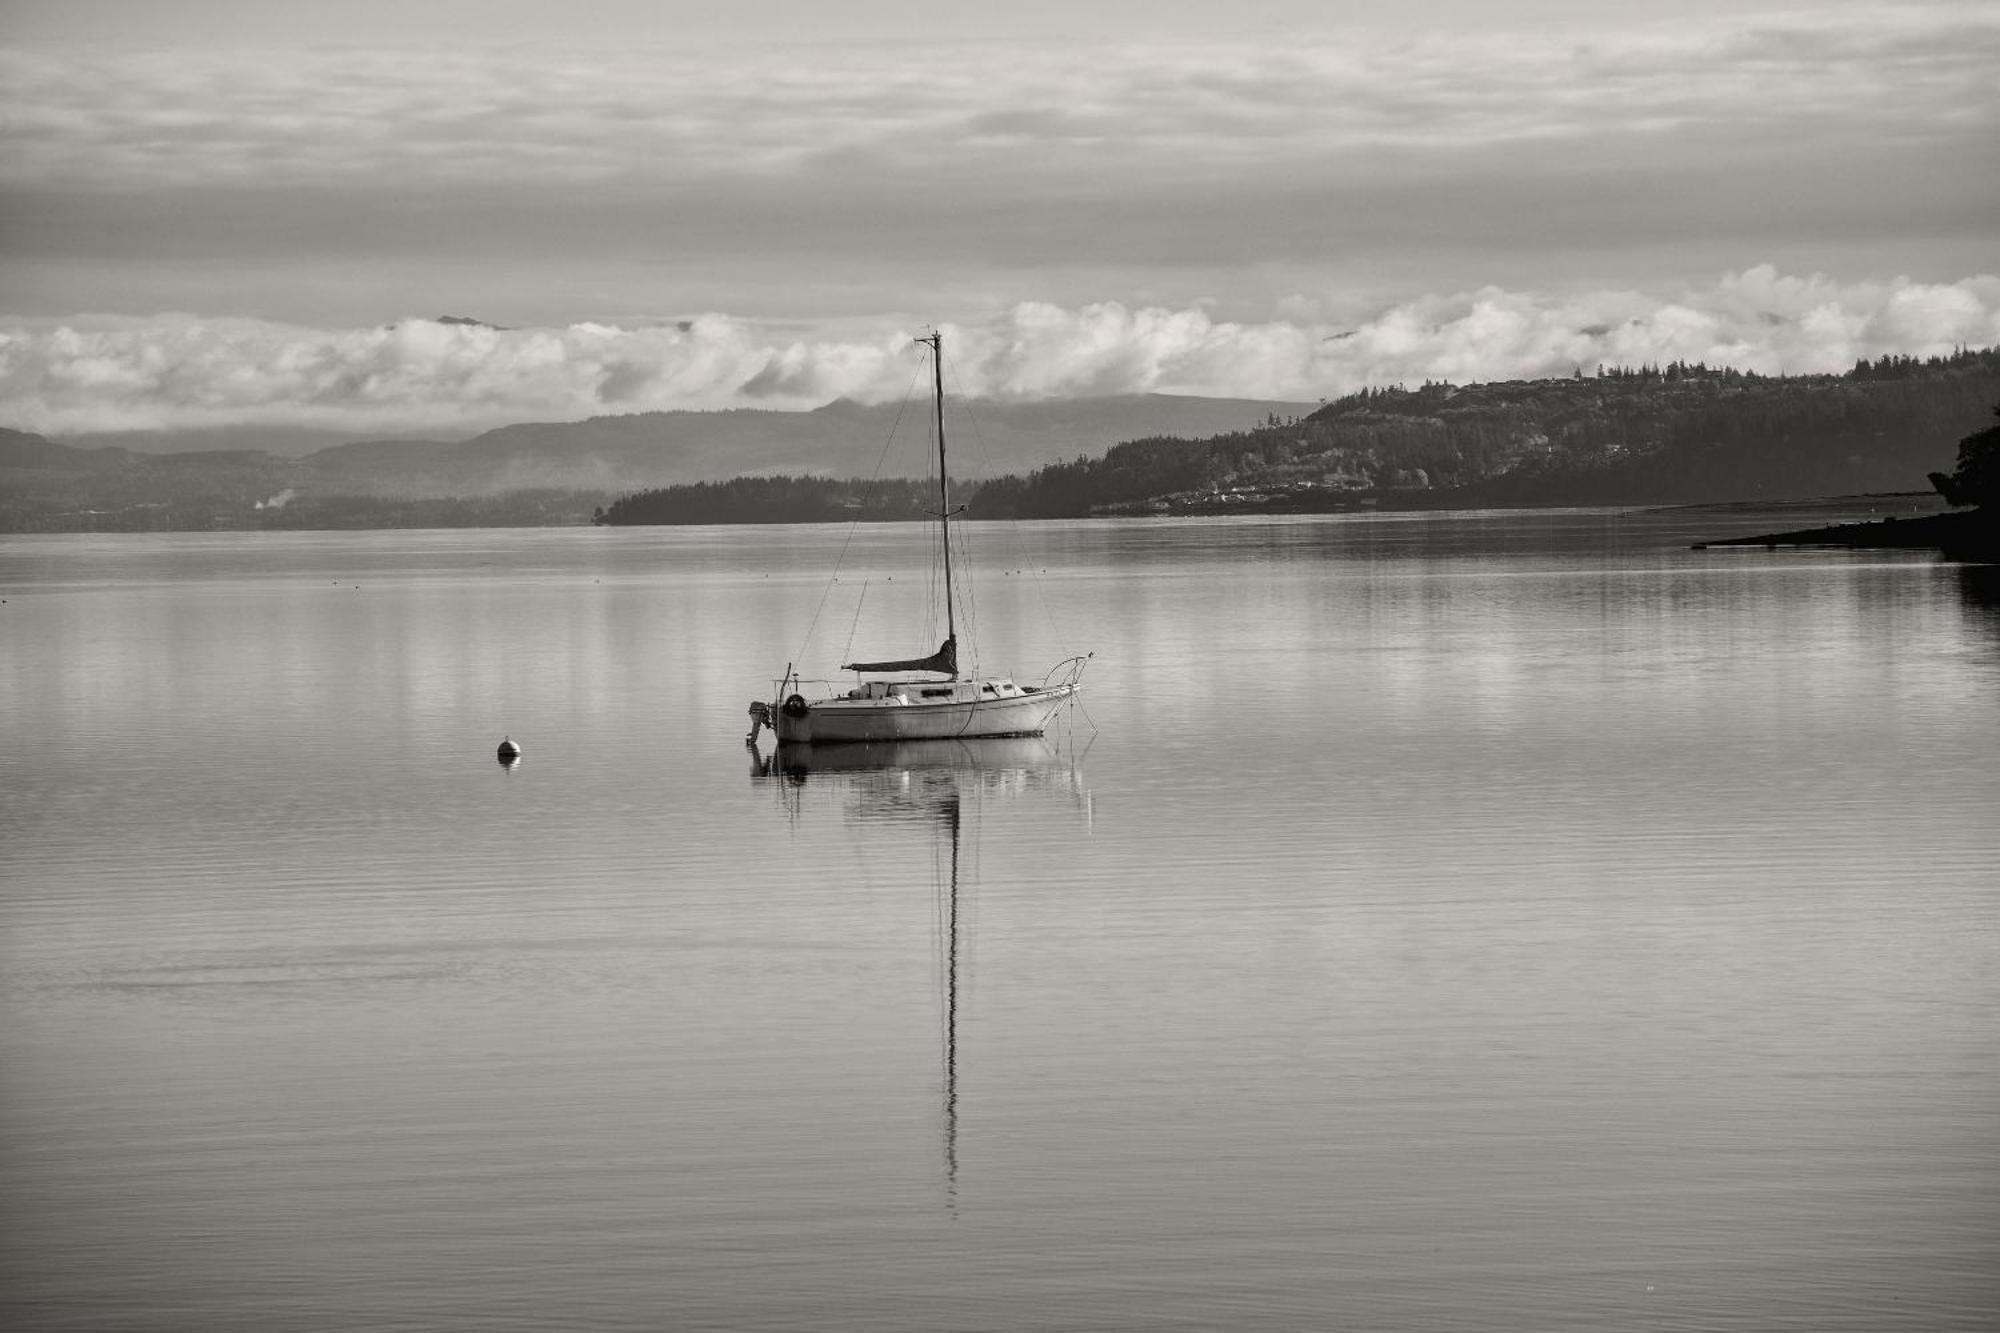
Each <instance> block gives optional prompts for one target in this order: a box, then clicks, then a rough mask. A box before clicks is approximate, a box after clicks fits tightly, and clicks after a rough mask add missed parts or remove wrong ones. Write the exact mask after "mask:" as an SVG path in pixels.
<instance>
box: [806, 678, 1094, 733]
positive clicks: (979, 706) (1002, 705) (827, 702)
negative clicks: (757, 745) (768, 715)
mask: <svg viewBox="0 0 2000 1333" xmlns="http://www.w3.org/2000/svg"><path fill="white" fill-rule="evenodd" d="M1078 688H1079V686H1078V685H1077V684H1076V683H1074V682H1067V683H1064V684H1060V685H1051V686H1049V687H1047V688H1045V689H1034V690H1023V691H1021V692H1020V693H1018V694H1012V695H1008V696H1006V697H1002V698H978V699H951V700H943V701H939V702H935V703H926V702H922V701H919V700H904V699H902V698H899V697H896V696H890V697H888V698H871V699H853V698H843V697H838V696H836V697H834V698H830V699H820V700H816V701H812V702H806V701H804V700H800V701H799V702H798V703H793V704H790V705H789V706H787V705H784V704H781V705H780V706H778V707H777V708H775V709H772V710H771V712H772V713H773V714H774V715H775V716H774V717H773V718H772V728H773V730H775V731H776V732H777V734H778V742H779V744H781V745H823V744H827V743H829V742H833V743H840V742H849V741H912V740H970V739H973V738H975V737H987V736H1039V735H1041V734H1042V733H1043V732H1044V731H1046V730H1048V726H1049V721H1050V719H1051V718H1053V717H1054V716H1055V714H1056V710H1057V709H1059V708H1061V707H1062V706H1063V705H1064V704H1065V703H1067V702H1069V700H1070V699H1072V698H1074V697H1075V695H1076V692H1077V690H1078Z"/></svg>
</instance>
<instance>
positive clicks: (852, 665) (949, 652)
mask: <svg viewBox="0 0 2000 1333" xmlns="http://www.w3.org/2000/svg"><path fill="white" fill-rule="evenodd" d="M841 670H842V671H936V672H938V673H940V674H942V675H946V676H956V675H957V674H958V638H957V636H955V635H954V636H953V637H951V638H949V639H946V640H945V641H944V643H943V644H942V645H940V646H939V648H938V650H937V651H936V652H934V653H932V654H931V655H930V656H929V657H913V658H911V659H910V660H909V661H907V662H849V663H848V664H847V665H845V666H843V667H842V668H841Z"/></svg>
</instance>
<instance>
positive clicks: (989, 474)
mask: <svg viewBox="0 0 2000 1333" xmlns="http://www.w3.org/2000/svg"><path fill="white" fill-rule="evenodd" d="M946 369H947V370H949V371H951V382H952V387H953V388H954V389H955V390H956V391H957V394H956V397H955V398H954V399H953V401H954V402H956V403H957V404H958V405H959V410H960V411H961V412H962V413H963V414H964V416H965V419H966V421H967V422H968V423H970V425H971V426H972V443H973V447H974V449H975V451H976V452H977V454H978V458H979V463H980V466H981V468H982V469H983V472H984V476H983V477H982V481H983V482H985V483H991V482H994V481H997V480H999V476H998V473H999V466H998V465H997V464H996V463H995V462H994V460H993V454H992V451H991V450H990V449H989V448H988V447H987V444H986V434H985V432H984V431H982V430H981V429H980V426H979V417H978V416H977V414H975V413H974V412H973V410H972V396H971V395H970V394H969V393H967V392H966V390H965V386H964V384H963V383H962V382H960V380H959V378H958V374H957V371H956V370H955V369H954V368H953V367H952V366H949V365H948V366H947V367H946ZM973 498H974V499H975V500H976V499H978V495H977V494H976V493H975V495H974V496H973ZM1007 531H1008V535H1009V536H1010V537H1011V538H1012V539H1013V551H1012V552H1011V554H1013V555H1016V556H1019V557H1020V572H1021V573H1023V574H1025V575H1026V576H1027V577H1028V580H1029V582H1030V583H1031V584H1032V585H1033V586H1034V589H1035V601H1036V604H1037V605H1039V606H1040V607H1041V609H1042V619H1044V620H1046V621H1047V622H1048V626H1049V633H1050V635H1051V636H1052V637H1053V638H1054V639H1055V641H1056V643H1057V644H1058V645H1064V646H1066V645H1068V644H1069V643H1070V640H1068V639H1067V638H1066V637H1065V636H1064V634H1063V629H1062V626H1060V625H1058V624H1057V623H1056V617H1055V612H1054V611H1052V610H1051V609H1050V608H1049V599H1048V592H1047V590H1046V589H1045V588H1044V587H1043V581H1042V578H1041V571H1040V568H1039V567H1038V566H1037V565H1036V564H1035V563H1034V561H1033V560H1032V559H1031V558H1030V557H1029V554H1028V548H1027V543H1025V542H1023V541H1022V540H1021V520H1020V519H1019V518H1014V519H1011V520H1009V521H1008V523H1007ZM961 549H963V548H962V547H961ZM972 617H973V612H972V610H971V609H970V608H968V610H967V618H968V619H971V618H972Z"/></svg>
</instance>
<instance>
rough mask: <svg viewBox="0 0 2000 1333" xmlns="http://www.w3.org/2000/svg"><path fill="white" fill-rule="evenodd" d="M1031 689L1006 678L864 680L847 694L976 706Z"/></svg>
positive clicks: (1031, 691)
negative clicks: (982, 700)
mask: <svg viewBox="0 0 2000 1333" xmlns="http://www.w3.org/2000/svg"><path fill="white" fill-rule="evenodd" d="M1035 692H1036V691H1035V688H1034V687H1033V686H1026V687H1024V686H1020V685H1016V684H1015V683H1014V682H1013V681H1011V680H1008V679H1006V678H1005V677H994V678H993V679H990V680H937V681H932V680H864V681H862V682H861V683H860V684H859V685H857V686H855V687H854V688H853V689H851V690H849V691H848V692H847V697H848V698H850V699H883V700H894V701H895V702H897V703H903V704H946V703H976V702H978V701H979V700H981V699H1017V698H1019V697H1021V696H1022V695H1024V694H1034V693H1035Z"/></svg>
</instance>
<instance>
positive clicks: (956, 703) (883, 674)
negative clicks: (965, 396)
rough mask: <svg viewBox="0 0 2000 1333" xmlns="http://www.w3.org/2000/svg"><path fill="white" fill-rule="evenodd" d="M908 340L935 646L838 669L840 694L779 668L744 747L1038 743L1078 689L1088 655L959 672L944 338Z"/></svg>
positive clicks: (756, 706) (755, 706)
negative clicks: (915, 374)
mask: <svg viewBox="0 0 2000 1333" xmlns="http://www.w3.org/2000/svg"><path fill="white" fill-rule="evenodd" d="M917 341H918V342H920V343H923V344H925V345H926V346H928V347H929V348H930V350H931V386H932V404H933V408H934V412H935V416H936V430H937V465H938V511H937V521H938V524H939V536H940V538H941V541H940V543H939V545H940V547H941V548H942V550H943V552H944V613H945V639H944V642H943V643H942V644H941V645H939V647H938V650H937V651H936V652H934V653H932V654H930V655H929V656H928V657H912V658H900V659H896V660H892V661H882V662H848V663H845V664H844V665H843V666H842V667H841V670H843V671H852V672H854V673H855V674H856V677H857V679H856V682H855V683H854V684H853V685H852V686H850V687H849V688H847V689H845V690H840V689H837V688H835V687H834V686H832V685H830V684H826V683H823V682H822V683H818V684H815V685H808V684H807V683H806V682H804V681H802V680H800V679H799V678H798V677H797V676H796V675H795V674H794V672H793V671H792V669H791V668H790V667H787V668H786V671H785V675H784V677H783V678H782V679H781V680H779V681H778V682H777V689H776V692H775V694H774V697H773V698H772V699H771V700H769V701H765V700H762V699H759V700H755V701H753V702H752V703H751V705H750V735H749V736H748V738H747V740H748V742H749V743H750V744H751V745H753V746H754V745H755V744H756V743H757V734H758V731H759V730H760V729H761V728H764V727H769V728H771V729H772V730H773V731H774V732H775V733H777V737H778V743H779V744H780V745H822V744H827V743H852V742H857V741H902V740H970V739H975V738H982V737H993V736H1039V735H1041V734H1042V733H1043V732H1044V731H1046V730H1047V729H1048V726H1049V722H1050V720H1051V719H1052V718H1053V717H1054V716H1055V715H1056V712H1057V711H1058V710H1059V709H1060V708H1061V707H1062V706H1063V705H1064V704H1065V703H1067V702H1069V701H1070V700H1071V699H1072V698H1074V697H1075V696H1076V693H1077V691H1078V690H1079V689H1081V688H1082V685H1083V669H1084V667H1085V665H1086V664H1087V663H1088V662H1089V660H1090V658H1089V656H1088V655H1085V656H1082V657H1072V658H1069V659H1067V660H1065V661H1063V662H1059V663H1057V664H1056V665H1055V666H1054V667H1052V668H1050V670H1049V671H1048V672H1047V673H1046V674H1045V675H1044V676H1043V677H1042V679H1041V680H1039V681H1036V682H1034V683H1032V684H1021V683H1018V682H1016V681H1015V680H1014V679H1013V678H1012V677H1011V676H973V675H967V674H962V673H961V672H960V671H959V659H958V621H957V594H956V590H955V588H954V586H953V583H952V564H951V541H952V538H951V521H952V519H953V518H955V517H957V516H958V515H959V514H960V513H963V512H964V506H963V505H961V506H959V508H957V509H953V508H952V505H951V483H950V479H949V477H948V475H947V472H946V469H945V445H944V335H943V334H942V333H937V332H933V333H931V334H930V335H929V336H928V337H924V338H919V339H918V340H917Z"/></svg>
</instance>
